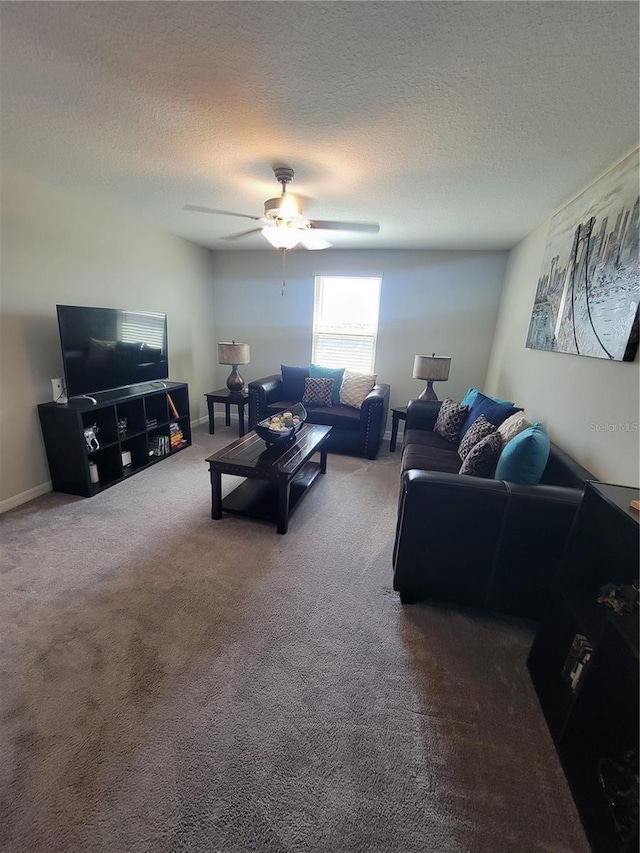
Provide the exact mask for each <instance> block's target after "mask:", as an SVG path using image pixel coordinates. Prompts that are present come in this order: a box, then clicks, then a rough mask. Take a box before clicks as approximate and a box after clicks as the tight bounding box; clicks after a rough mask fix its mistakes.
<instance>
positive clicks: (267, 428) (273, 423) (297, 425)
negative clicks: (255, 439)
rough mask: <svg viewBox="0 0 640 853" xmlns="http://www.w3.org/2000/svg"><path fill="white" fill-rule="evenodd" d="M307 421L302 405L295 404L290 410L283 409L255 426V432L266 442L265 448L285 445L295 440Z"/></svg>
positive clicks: (305, 411)
mask: <svg viewBox="0 0 640 853" xmlns="http://www.w3.org/2000/svg"><path fill="white" fill-rule="evenodd" d="M306 419H307V410H306V409H305V407H304V406H303V405H302V403H295V405H293V406H291V408H290V409H285V410H283V411H282V412H278V413H277V414H275V415H271V416H270V417H268V418H265V419H264V420H262V421H258V423H257V424H256V425H255V431H256V432H257V433H258V435H259V436H260V438H261V439H263V440H264V441H266V443H267V447H271V445H274V444H287V442H291V441H294V440H295V435H296V433H297V432H298V430H300V429H302V427H303V425H304V422H305V421H306Z"/></svg>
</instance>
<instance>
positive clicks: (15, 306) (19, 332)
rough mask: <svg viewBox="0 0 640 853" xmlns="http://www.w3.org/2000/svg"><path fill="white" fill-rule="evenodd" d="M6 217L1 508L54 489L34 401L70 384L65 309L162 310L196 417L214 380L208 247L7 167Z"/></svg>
mask: <svg viewBox="0 0 640 853" xmlns="http://www.w3.org/2000/svg"><path fill="white" fill-rule="evenodd" d="M1 214H2V219H1V222H0V240H1V243H0V251H1V254H0V263H1V266H0V274H1V288H2V289H1V301H0V417H1V421H0V423H1V433H0V438H1V440H0V511H1V510H4V509H8V508H9V507H11V506H14V505H16V504H18V503H21V502H22V501H24V500H26V499H29V498H31V497H35V496H36V495H38V494H41V493H42V492H44V491H46V490H47V489H48V488H49V486H48V480H49V472H48V468H47V462H46V457H45V454H44V448H43V444H42V439H41V434H40V427H39V423H38V417H37V412H36V404H37V403H41V402H45V401H47V400H51V398H52V397H51V384H50V379H51V378H52V377H54V376H62V361H61V356H60V344H59V338H58V327H57V320H56V308H55V306H56V303H63V304H70V305H95V306H106V307H122V308H132V309H140V310H151V311H161V312H165V313H166V314H167V315H168V328H169V372H170V377H171V378H172V379H177V380H180V381H184V382H188V383H189V390H190V397H191V406H192V409H191V412H192V418H193V419H198V418H199V417H201V416H203V415H204V414H205V410H206V406H203V402H202V400H203V398H202V394H203V393H204V392H205V391H208V390H210V388H211V386H212V384H213V383H214V382H215V378H214V365H215V354H214V349H215V347H214V334H213V298H212V288H211V252H210V251H209V250H208V249H204V248H201V247H199V246H195V245H194V244H192V243H189V242H188V241H186V240H181V239H179V238H177V237H173V236H171V235H169V234H166V233H165V232H163V231H160V230H159V229H156V228H152V227H149V226H147V225H146V224H144V223H142V222H140V221H138V220H136V219H133V218H131V217H128V216H127V215H126V214H125V213H124V212H123V211H122V210H120V209H118V210H116V209H113V208H110V207H108V206H106V205H104V204H98V203H97V202H96V201H95V200H91V199H87V198H81V197H79V196H75V195H72V194H70V193H68V192H66V191H64V190H61V189H59V188H56V187H53V186H51V185H48V184H45V183H41V182H39V181H36V180H34V179H32V178H29V177H26V176H24V175H19V174H15V173H11V172H7V171H6V170H3V174H2V211H1Z"/></svg>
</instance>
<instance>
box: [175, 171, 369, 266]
mask: <svg viewBox="0 0 640 853" xmlns="http://www.w3.org/2000/svg"><path fill="white" fill-rule="evenodd" d="M273 171H274V173H275V176H276V180H277V181H279V183H280V185H281V187H282V193H281V195H279V196H278V197H277V198H269V199H267V201H265V203H264V215H263V216H249V215H248V214H246V213H234V212H233V211H232V210H218V209H216V208H212V207H200V205H197V204H185V206H184V208H183V210H193V211H195V212H196V213H217V214H219V215H222V216H241V217H242V218H243V219H253V220H254V221H255V222H260V223H261V225H260V226H258V227H257V228H251V229H249V231H240V232H239V233H238V234H230V235H229V236H228V237H225V239H226V240H239V239H241V238H242V237H248V236H249V235H250V234H257V233H258V232H262V234H264V236H265V237H266V239H267V240H268V241H269V242H270V243H271V245H272V246H274V247H275V248H276V249H282V250H285V249H293V248H294V246H297V245H298V243H300V244H301V245H302V246H304V247H305V249H327V248H328V247H329V246H330V245H331V243H329V242H328V241H327V240H325V239H324V237H322V236H321V235H320V234H319V233H318V232H319V231H359V232H361V233H364V234H377V233H378V231H379V230H380V226H379V225H378V223H377V222H334V221H331V220H325V219H306V218H305V217H304V216H303V215H302V201H301V199H300V198H299V197H298V196H295V195H293V194H292V193H288V192H287V185H288V184H290V183H291V180H292V178H293V169H289V168H288V167H279V168H276V169H274V170H273Z"/></svg>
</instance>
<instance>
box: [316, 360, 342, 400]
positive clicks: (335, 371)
mask: <svg viewBox="0 0 640 853" xmlns="http://www.w3.org/2000/svg"><path fill="white" fill-rule="evenodd" d="M309 376H310V377H311V379H333V391H332V392H331V402H332V404H333V405H334V406H339V405H340V386H341V385H342V377H343V376H344V367H323V366H322V365H321V364H310V365H309Z"/></svg>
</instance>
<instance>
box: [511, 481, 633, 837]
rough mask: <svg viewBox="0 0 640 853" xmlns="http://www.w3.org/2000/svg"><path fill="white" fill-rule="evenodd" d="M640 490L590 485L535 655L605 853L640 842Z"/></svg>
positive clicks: (575, 789)
mask: <svg viewBox="0 0 640 853" xmlns="http://www.w3.org/2000/svg"><path fill="white" fill-rule="evenodd" d="M638 497H639V492H638V489H634V488H628V487H626V486H614V485H607V484H604V483H589V484H588V485H587V488H586V490H585V494H584V498H583V501H582V503H581V505H580V509H579V511H578V514H577V516H576V520H575V523H574V526H573V529H572V532H571V535H570V537H569V542H568V544H567V549H566V551H565V554H564V557H563V560H562V564H561V568H560V571H559V573H558V576H557V578H556V581H555V584H554V587H553V590H552V594H551V597H550V600H549V603H548V605H547V609H546V612H545V615H544V617H543V619H542V622H541V623H540V626H539V629H538V632H537V633H536V637H535V640H534V643H533V646H532V648H531V652H530V654H529V659H528V661H527V665H528V667H529V672H530V674H531V678H532V680H533V684H534V686H535V688H536V691H537V694H538V697H539V700H540V704H541V706H542V710H543V712H544V714H545V717H546V720H547V724H548V726H549V729H550V731H551V734H552V736H553V739H554V742H555V745H556V749H557V751H558V755H559V756H560V760H561V761H562V765H563V768H564V771H565V774H566V776H567V780H568V782H569V785H570V786H571V790H572V793H573V796H574V799H575V802H576V805H577V807H578V810H579V812H580V816H581V818H582V822H583V824H584V827H585V830H586V832H587V836H588V838H589V841H590V843H591V846H592V848H593V850H594V851H596V853H628V851H632V850H633V851H636V850H637V848H638V713H639V708H638V691H639V683H638V627H639V623H638V601H637V595H635V593H634V588H636V589H637V578H638V562H639V554H638V533H639V525H638V519H639V516H638V511H637V510H635V509H633V508H631V507H630V502H631V501H632V500H638ZM599 598H600V599H601V600H600V602H599V601H598V599H599ZM612 598H613V601H612V600H611V599H612ZM603 599H608V601H609V603H608V604H607V601H606V600H603ZM621 601H623V602H624V603H621ZM612 605H613V606H612Z"/></svg>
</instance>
